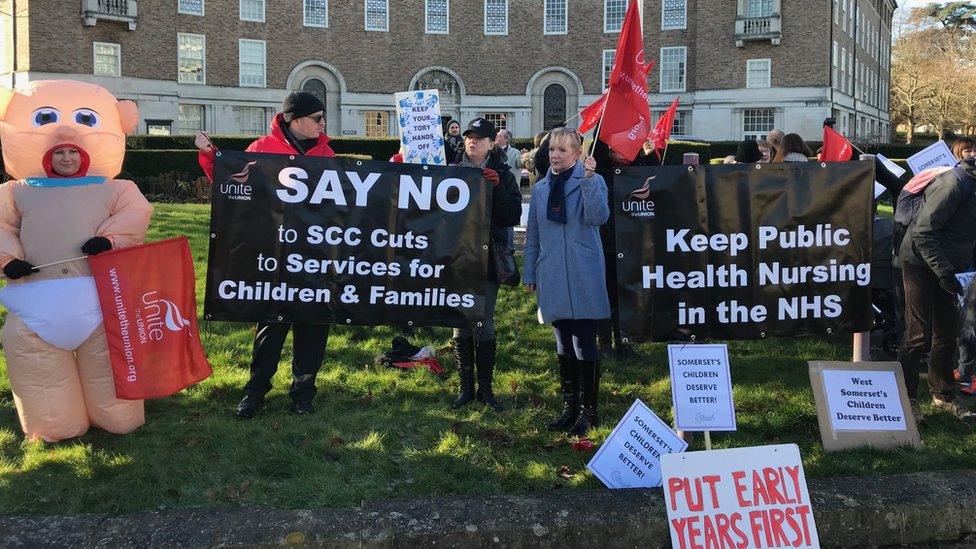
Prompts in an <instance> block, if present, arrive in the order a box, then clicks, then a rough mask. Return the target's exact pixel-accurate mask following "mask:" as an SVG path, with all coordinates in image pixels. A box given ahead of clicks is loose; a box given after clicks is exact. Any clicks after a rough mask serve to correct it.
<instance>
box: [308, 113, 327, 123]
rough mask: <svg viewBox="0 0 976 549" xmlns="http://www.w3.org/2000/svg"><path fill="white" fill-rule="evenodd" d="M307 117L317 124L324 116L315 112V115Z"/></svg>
mask: <svg viewBox="0 0 976 549" xmlns="http://www.w3.org/2000/svg"><path fill="white" fill-rule="evenodd" d="M307 118H311V119H312V120H314V121H315V123H316V124H318V123H319V122H321V121H322V120H324V119H325V116H324V115H321V114H316V115H315V116H309V117H307Z"/></svg>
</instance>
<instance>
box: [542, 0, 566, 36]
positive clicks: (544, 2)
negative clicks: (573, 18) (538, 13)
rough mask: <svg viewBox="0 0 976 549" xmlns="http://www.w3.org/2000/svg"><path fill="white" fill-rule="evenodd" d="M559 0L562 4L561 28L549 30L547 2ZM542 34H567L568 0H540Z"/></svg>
mask: <svg viewBox="0 0 976 549" xmlns="http://www.w3.org/2000/svg"><path fill="white" fill-rule="evenodd" d="M550 2H561V3H562V6H563V29H562V30H561V31H550V30H549V3H550ZM542 34H543V35H544V36H558V35H561V34H569V0H542Z"/></svg>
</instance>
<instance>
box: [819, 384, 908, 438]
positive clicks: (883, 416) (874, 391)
mask: <svg viewBox="0 0 976 549" xmlns="http://www.w3.org/2000/svg"><path fill="white" fill-rule="evenodd" d="M823 384H824V393H825V394H826V395H827V412H828V414H830V425H831V427H832V428H833V429H834V430H835V431H907V430H908V427H907V426H906V425H905V410H904V409H903V408H902V406H901V396H900V395H899V394H898V381H897V380H896V379H895V374H894V373H893V372H872V371H863V370H862V371H857V370H824V371H823Z"/></svg>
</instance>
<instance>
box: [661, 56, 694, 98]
mask: <svg viewBox="0 0 976 549" xmlns="http://www.w3.org/2000/svg"><path fill="white" fill-rule="evenodd" d="M687 53H688V49H687V48H686V47H685V46H674V47H669V48H661V91H662V92H683V91H685V58H686V55H687Z"/></svg>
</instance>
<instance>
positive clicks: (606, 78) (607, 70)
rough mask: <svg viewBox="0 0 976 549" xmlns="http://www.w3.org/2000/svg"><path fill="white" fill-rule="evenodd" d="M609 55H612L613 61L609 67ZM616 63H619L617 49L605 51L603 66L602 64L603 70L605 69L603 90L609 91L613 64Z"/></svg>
mask: <svg viewBox="0 0 976 549" xmlns="http://www.w3.org/2000/svg"><path fill="white" fill-rule="evenodd" d="M607 54H611V59H610V63H609V65H608V64H607ZM616 61H617V50H616V48H614V49H608V50H603V64H602V68H603V72H602V74H603V88H602V90H605V89H607V87H608V86H610V74H611V73H612V72H613V64H614V63H615V62H616ZM602 90H601V91H602Z"/></svg>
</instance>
